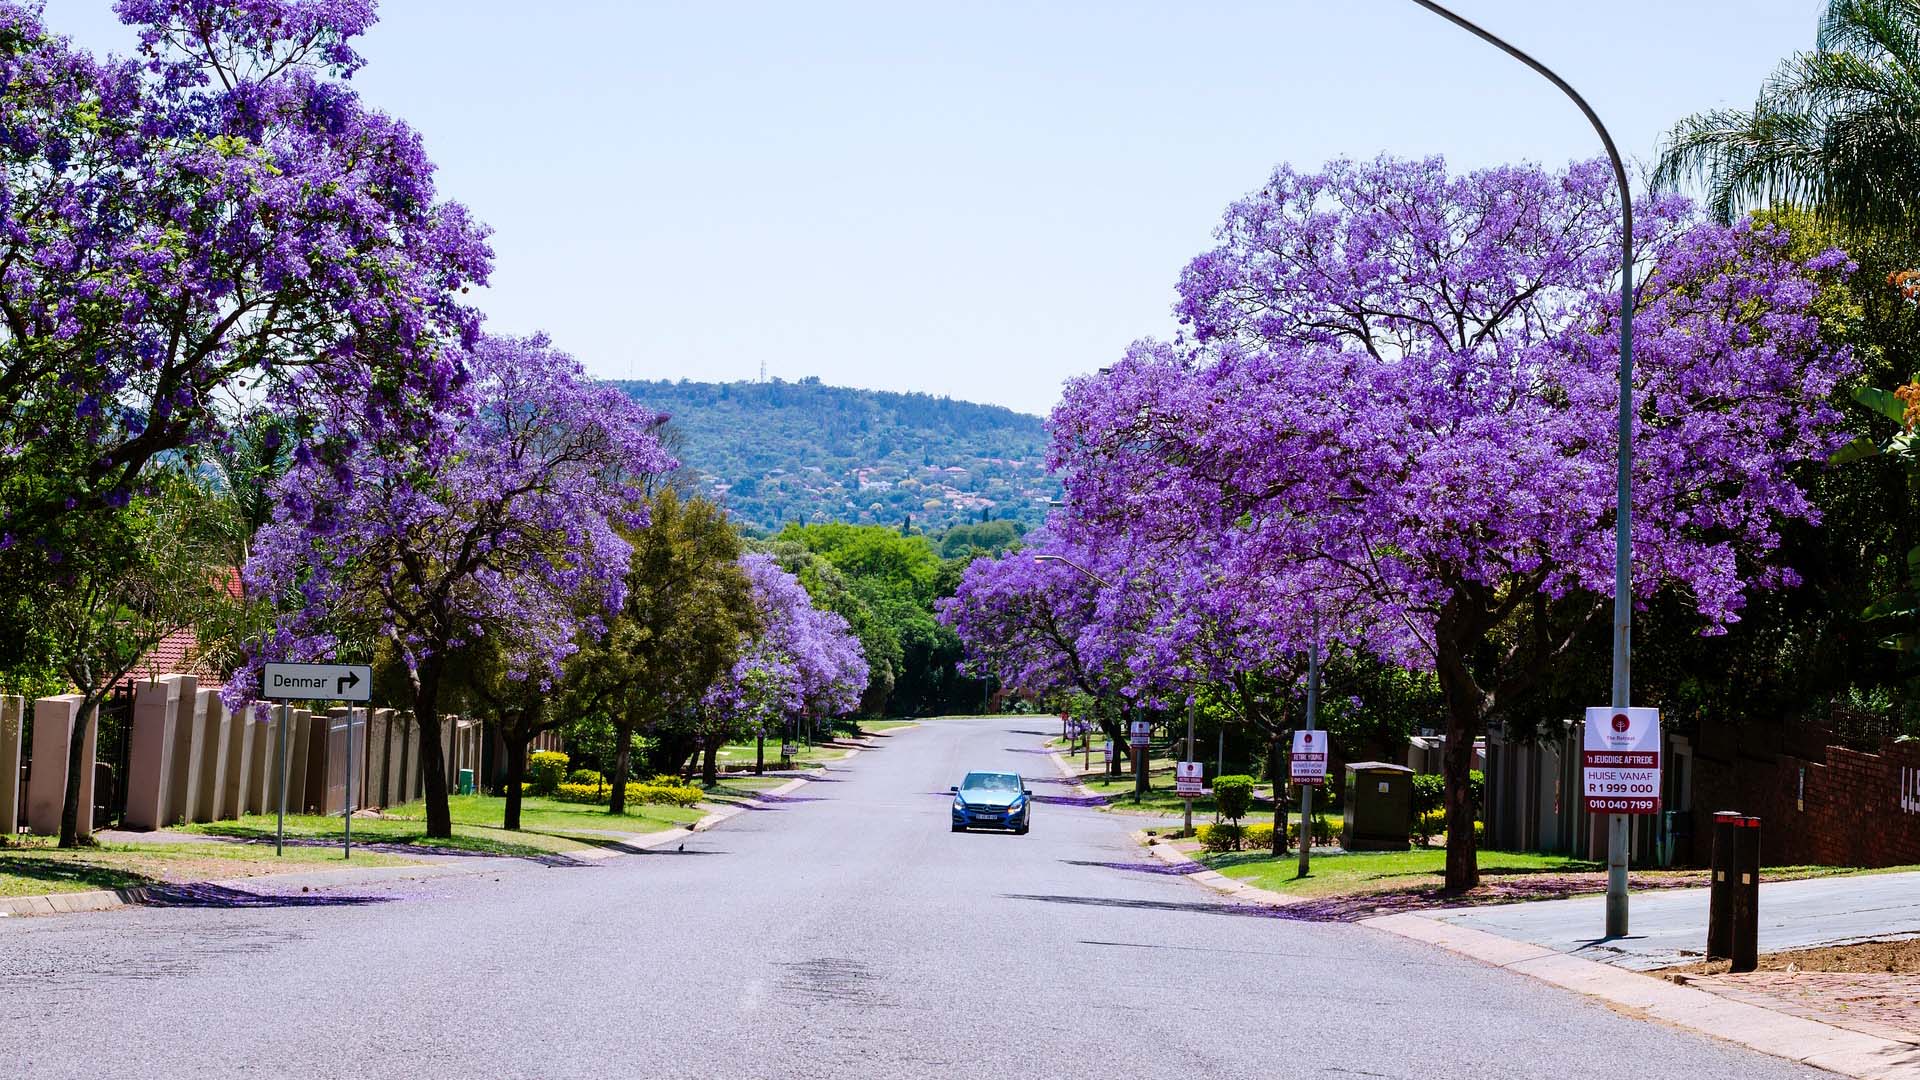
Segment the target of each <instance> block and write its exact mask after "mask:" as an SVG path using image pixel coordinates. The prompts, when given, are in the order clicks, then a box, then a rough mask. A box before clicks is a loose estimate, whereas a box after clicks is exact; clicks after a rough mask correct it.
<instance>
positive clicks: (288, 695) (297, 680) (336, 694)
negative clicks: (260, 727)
mask: <svg viewBox="0 0 1920 1080" xmlns="http://www.w3.org/2000/svg"><path fill="white" fill-rule="evenodd" d="M260 696H261V697H264V698H266V699H267V700H268V701H372V700H373V668H371V667H368V666H367V665H366V664H268V665H267V668H266V671H265V672H263V673H262V674H261V677H260Z"/></svg>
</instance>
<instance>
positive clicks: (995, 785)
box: [947, 772, 1033, 836]
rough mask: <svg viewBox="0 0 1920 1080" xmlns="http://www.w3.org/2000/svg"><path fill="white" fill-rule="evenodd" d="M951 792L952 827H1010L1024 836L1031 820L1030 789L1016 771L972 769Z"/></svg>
mask: <svg viewBox="0 0 1920 1080" xmlns="http://www.w3.org/2000/svg"><path fill="white" fill-rule="evenodd" d="M947 790H949V791H951V792H953V831H954V832H964V831H966V830H967V829H972V828H988V829H1012V830H1013V831H1014V832H1016V833H1018V834H1020V835H1021V836H1025V835H1026V834H1027V828H1028V826H1029V825H1031V824H1032V822H1033V792H1031V791H1028V790H1027V785H1026V784H1024V783H1022V782H1021V781H1020V776H1019V774H1018V773H1008V772H971V773H968V774H967V778H966V779H965V780H963V781H961V782H960V786H959V787H955V788H948V789H947Z"/></svg>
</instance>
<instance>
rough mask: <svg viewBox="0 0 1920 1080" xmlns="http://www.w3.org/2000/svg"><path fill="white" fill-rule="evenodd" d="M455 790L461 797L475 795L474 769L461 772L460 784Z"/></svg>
mask: <svg viewBox="0 0 1920 1080" xmlns="http://www.w3.org/2000/svg"><path fill="white" fill-rule="evenodd" d="M455 790H456V791H458V792H459V794H461V795H471V794H473V770H472V769H461V770H460V783H459V784H458V785H457V787H456V788H455Z"/></svg>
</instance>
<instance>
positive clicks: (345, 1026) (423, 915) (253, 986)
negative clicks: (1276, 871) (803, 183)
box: [0, 718, 1829, 1080]
mask: <svg viewBox="0 0 1920 1080" xmlns="http://www.w3.org/2000/svg"><path fill="white" fill-rule="evenodd" d="M1042 728H1043V725H1040V724H1037V723H1036V722H1034V721H1031V720H1021V719H1017V718H1015V719H999V720H987V721H938V722H935V723H932V724H928V725H924V726H923V727H921V728H919V729H916V730H911V731H906V732H903V733H901V734H899V735H896V736H894V737H893V738H891V739H888V740H886V743H885V747H884V748H883V749H880V750H876V751H873V752H869V753H865V754H862V755H860V756H859V757H858V758H856V759H855V760H853V761H850V762H847V763H845V764H844V765H840V766H836V767H835V768H833V769H832V770H830V771H829V773H828V774H827V775H826V776H825V777H824V778H823V779H822V780H820V781H818V782H815V783H811V784H808V785H807V786H806V787H805V789H804V790H802V791H800V792H797V793H795V794H794V795H793V796H791V801H788V802H785V803H782V804H781V805H780V806H779V807H778V808H775V809H767V810H760V811H755V812H751V813H747V814H742V815H740V816H739V817H736V818H734V819H733V820H732V821H729V822H727V823H725V824H724V825H722V826H721V827H720V828H718V829H716V830H714V831H712V832H709V833H705V834H701V835H699V836H696V837H694V838H692V839H691V840H690V841H689V842H688V844H687V850H686V852H685V853H684V854H675V853H663V854H658V855H643V856H630V857H623V858H619V859H614V860H610V861H608V862H607V863H605V864H603V865H598V866H591V867H555V868H548V867H542V866H528V867H526V868H523V869H514V870H509V871H506V872H502V873H498V874H491V873H490V874H486V875H484V876H479V877H462V878H440V879H432V880H422V881H411V882H386V883H382V884H379V885H370V886H360V887H356V888H351V889H340V890H334V891H331V892H326V893H312V894H306V895H304V896H303V895H300V894H298V893H297V892H296V893H295V895H294V899H298V900H301V901H306V903H303V904H290V905H289V906H277V907H246V908H190V909H189V908H165V909H161V908H140V909H127V910H122V911H116V912H107V913H100V914H89V915H74V916H64V917H45V918H32V919H10V920H0V1075H5V1076H8V1077H14V1076H26V1077H88V1078H93V1077H101V1076H121V1075H125V1076H137V1077H141V1078H143V1080H147V1078H154V1080H160V1078H174V1077H188V1078H193V1080H214V1078H224V1077H280V1076H299V1077H379V1078H382V1080H402V1078H407V1077H436V1078H438V1077H474V1078H489V1080H491V1078H502V1077H514V1078H518V1077H541V1078H548V1077H551V1078H573V1077H613V1078H623V1077H654V1076H663V1077H664V1076H673V1077H752V1078H761V1077H806V1078H808V1080H818V1078H822V1077H914V1078H920V1077H995V1078H1017V1080H1044V1078H1049V1077H1121V1076H1125V1077H1180V1078H1187V1077H1236V1078H1237V1077H1254V1076H1260V1077H1277V1078H1286V1077H1307V1076H1313V1077H1329V1076H1331V1077H1351V1076H1362V1077H1408V1078H1412V1077H1420V1078H1437V1077H1460V1078H1471V1080H1491V1078H1500V1077H1513V1078H1534V1077H1578V1078H1583V1080H1584V1078H1592V1080H1611V1078H1614V1077H1632V1078H1634V1080H1659V1078H1667V1077H1672V1078H1684V1080H1772V1078H1779V1077H1817V1076H1827V1075H1829V1074H1826V1073H1821V1072H1819V1071H1817V1070H1811V1069H1806V1068H1802V1067H1798V1066H1792V1065H1788V1064H1786V1063H1784V1062H1781V1061H1778V1060H1776V1059H1773V1058H1768V1057H1764V1056H1760V1055H1756V1054H1753V1053H1751V1052H1748V1051H1744V1050H1740V1049H1737V1048H1734V1047H1732V1046H1730V1045H1727V1044H1722V1043H1718V1042H1715V1041H1713V1040H1711V1039H1708V1038H1704V1037H1701V1036H1698V1035H1693V1034H1689V1033H1686V1032H1681V1031H1677V1030H1673V1029H1669V1028H1665V1027H1661V1026H1658V1025H1654V1024H1649V1023H1645V1022H1642V1021H1638V1020H1634V1019H1632V1018H1629V1017H1627V1016H1623V1015H1620V1014H1617V1013H1614V1012H1612V1011H1609V1010H1608V1009H1606V1008H1604V1007H1602V1006H1599V1005H1596V1004H1593V1003H1590V1002H1588V1001H1587V1000H1585V999H1582V998H1579V997H1576V996H1573V995H1571V994H1568V993H1564V992H1561V991H1558V990H1555V989H1552V988H1549V987H1546V986H1544V985H1542V984H1540V983H1537V982H1533V981H1530V980H1528V979H1526V978H1524V977H1522V976H1518V975H1514V974H1511V973H1508V972H1503V971H1500V970H1497V969H1494V968H1490V967H1487V966H1484V965H1480V964H1477V963H1474V962H1472V961H1468V960H1464V959H1460V958H1457V957H1453V956H1451V955H1448V954H1443V953H1440V952H1437V951H1434V950H1431V949H1428V948H1426V947H1424V946H1420V945H1417V944H1414V943H1412V942H1408V941H1404V940H1402V939H1399V938H1395V937H1391V936H1389V935H1386V934H1382V933H1379V932H1377V931H1372V930H1368V929H1365V928H1362V927H1356V926H1336V925H1319V924H1305V923H1297V922H1290V921H1285V920H1280V919H1275V918H1270V917H1266V916H1262V915H1259V914H1256V913H1253V912H1252V911H1250V910H1249V909H1245V908H1240V907H1237V906H1234V905H1232V904H1229V903H1226V902H1223V901H1222V900H1221V899H1219V898H1218V897H1217V895H1216V894H1214V893H1212V892H1210V891H1208V890H1206V889H1204V888H1202V887H1200V886H1198V885H1195V884H1193V883H1191V882H1188V881H1186V880H1184V879H1182V878H1179V877H1177V876H1170V875H1168V874H1166V873H1164V872H1157V871H1161V870H1163V868H1162V867H1160V866H1159V865H1158V864H1157V863H1151V862H1150V861H1149V862H1143V861H1142V856H1141V854H1140V853H1139V852H1138V851H1137V849H1135V848H1133V846H1132V845H1131V844H1130V843H1129V841H1128V840H1127V831H1128V823H1127V822H1126V821H1125V819H1123V818H1117V817H1115V816H1112V815H1105V814H1101V813H1099V812H1096V811H1092V810H1086V809H1079V808H1073V807H1068V806H1062V805H1042V806H1040V807H1039V812H1038V813H1037V814H1036V816H1035V821H1034V827H1033V832H1032V833H1031V834H1030V835H1028V836H1024V837H1016V836H1011V835H998V834H963V835H955V834H952V833H950V832H948V829H947V800H948V798H949V796H948V795H947V794H946V791H947V786H948V785H949V784H952V783H955V782H957V780H958V778H959V775H960V774H961V773H962V772H964V771H965V770H967V769H969V768H990V769H1007V768H1013V769H1018V770H1019V771H1021V772H1023V773H1025V774H1027V775H1028V776H1030V777H1032V778H1034V780H1035V781H1036V783H1035V784H1034V787H1035V789H1036V791H1039V792H1042V793H1045V792H1048V791H1056V792H1057V791H1061V790H1063V789H1061V788H1060V787H1059V786H1058V784H1057V781H1055V779H1054V774H1053V769H1052V766H1051V764H1050V763H1049V762H1048V760H1047V758H1046V757H1045V756H1044V755H1042V754H1040V753H1039V752H1038V749H1037V748H1038V746H1039V743H1040V738H1039V737H1038V735H1039V733H1040V732H1041V731H1042ZM318 899H324V900H326V901H328V902H327V903H313V902H312V901H315V900H318Z"/></svg>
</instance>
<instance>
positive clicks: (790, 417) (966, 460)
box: [613, 378, 1060, 534]
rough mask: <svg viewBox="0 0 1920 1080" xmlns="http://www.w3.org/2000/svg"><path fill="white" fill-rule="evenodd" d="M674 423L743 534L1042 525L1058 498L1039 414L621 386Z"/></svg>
mask: <svg viewBox="0 0 1920 1080" xmlns="http://www.w3.org/2000/svg"><path fill="white" fill-rule="evenodd" d="M613 385H615V386H618V387H619V388H621V389H622V390H625V391H626V392H627V393H628V394H629V395H631V396H632V397H633V398H635V399H636V400H638V401H640V402H641V403H642V404H645V405H647V406H648V407H650V408H654V409H658V410H660V411H662V412H665V413H668V414H670V415H671V416H672V418H673V423H672V430H673V437H674V438H676V439H677V440H678V441H679V442H678V445H677V447H676V450H675V452H676V453H677V454H678V455H679V457H680V459H681V461H682V462H683V463H684V464H686V465H687V466H689V467H691V468H692V469H694V470H695V471H697V472H698V473H700V474H701V477H702V479H703V481H704V482H705V484H706V485H707V487H708V489H709V490H710V491H712V492H713V493H714V494H715V495H716V496H717V497H718V498H719V500H720V502H721V503H722V504H723V505H725V506H726V507H727V509H728V511H729V512H731V513H732V514H733V516H734V519H735V520H736V521H738V522H740V524H742V525H743V526H747V527H749V528H752V529H755V530H759V531H769V532H770V531H773V530H777V529H779V528H780V527H781V526H783V525H785V524H786V523H787V522H790V521H798V522H803V523H811V522H820V521H848V522H853V523H855V524H877V525H898V524H900V523H901V522H902V521H904V520H905V519H906V518H907V517H908V516H909V515H911V516H912V519H913V524H914V526H915V527H916V528H918V529H920V530H923V531H925V532H927V533H930V534H937V533H940V532H943V531H945V530H946V529H947V528H949V527H951V526H954V525H961V524H967V523H971V522H979V521H983V520H988V519H992V520H1006V521H1016V522H1020V523H1022V524H1025V525H1029V526H1031V525H1036V524H1038V523H1039V522H1040V520H1041V518H1042V517H1044V516H1045V513H1046V509H1047V508H1046V505H1045V500H1048V499H1056V498H1059V496H1060V485H1059V483H1058V482H1056V481H1055V480H1054V479H1053V478H1052V477H1051V476H1049V475H1047V471H1046V465H1045V458H1046V431H1045V429H1044V427H1043V426H1042V423H1041V420H1040V418H1039V417H1037V416H1029V415H1027V414H1025V413H1017V412H1014V411H1013V410H1012V409H1004V408H1001V407H1000V406H997V405H976V404H973V403H971V402H966V401H954V400H952V399H951V398H943V397H932V396H930V395H927V394H892V393H885V392H882V391H877V390H853V389H848V388H846V387H839V386H825V385H822V384H821V382H820V380H819V379H812V378H810V379H803V380H801V381H800V382H782V381H780V380H778V379H775V380H773V381H772V382H765V383H697V382H686V381H681V382H651V381H648V382H633V381H616V382H614V383H613Z"/></svg>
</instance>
